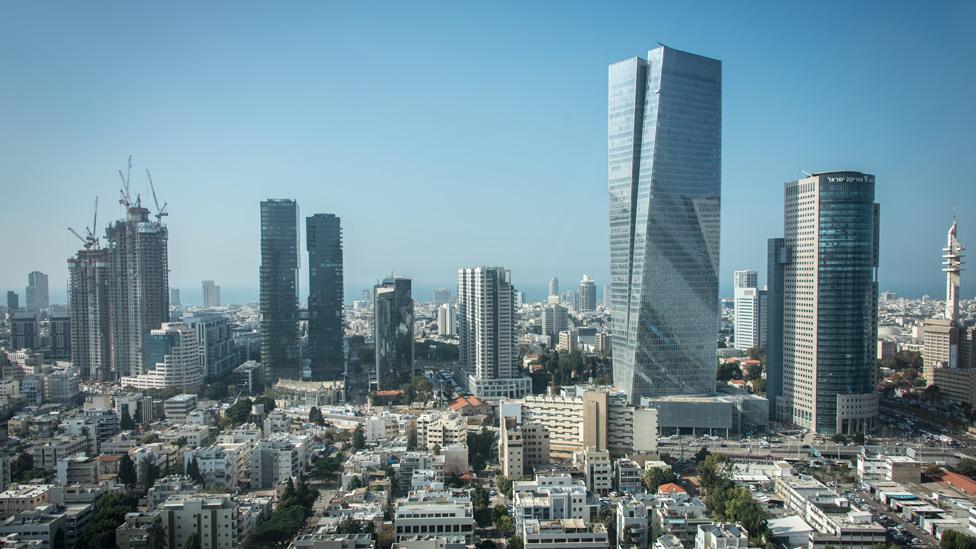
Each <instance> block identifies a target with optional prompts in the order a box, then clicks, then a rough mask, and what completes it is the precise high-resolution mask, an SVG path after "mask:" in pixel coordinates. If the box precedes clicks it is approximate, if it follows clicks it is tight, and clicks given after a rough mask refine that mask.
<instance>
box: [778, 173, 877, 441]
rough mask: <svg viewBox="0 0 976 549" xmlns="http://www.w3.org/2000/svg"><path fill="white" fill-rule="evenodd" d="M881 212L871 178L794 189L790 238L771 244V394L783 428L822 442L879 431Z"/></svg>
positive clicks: (830, 178) (825, 177)
mask: <svg viewBox="0 0 976 549" xmlns="http://www.w3.org/2000/svg"><path fill="white" fill-rule="evenodd" d="M879 212H880V208H879V206H878V204H877V203H875V202H874V176H873V175H868V174H863V173H859V172H828V173H818V174H814V175H812V176H810V177H807V178H805V179H801V180H799V181H793V182H790V183H787V184H786V189H785V216H784V224H783V226H784V235H783V239H782V240H778V239H777V240H771V241H770V246H769V251H770V253H769V258H770V261H771V265H770V266H769V269H770V279H769V284H770V292H769V298H770V299H769V305H770V309H771V310H774V311H775V314H770V316H769V322H770V326H769V332H770V340H769V343H770V352H769V354H768V355H767V368H768V379H767V390H768V396H769V398H770V400H771V401H774V402H770V404H771V405H774V406H775V410H774V411H775V415H776V417H777V418H778V419H779V420H780V421H782V422H784V423H792V424H795V425H799V426H801V427H806V428H808V429H811V430H814V431H816V432H817V433H824V434H832V433H855V432H864V431H870V430H871V429H872V428H873V427H874V423H875V420H876V419H877V416H878V392H877V391H876V390H875V383H876V380H877V379H876V378H877V374H876V371H877V367H876V363H875V353H876V347H875V345H876V342H877V332H878V326H877V319H878V310H877V302H878V283H877V269H878V232H879V231H878V227H879V225H878V223H879V216H880V213H879ZM773 334H776V335H775V337H774V336H773ZM774 344H775V347H774Z"/></svg>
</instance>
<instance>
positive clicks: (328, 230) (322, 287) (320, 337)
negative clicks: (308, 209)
mask: <svg viewBox="0 0 976 549" xmlns="http://www.w3.org/2000/svg"><path fill="white" fill-rule="evenodd" d="M305 229H306V242H305V243H306V247H307V249H308V268H309V271H308V352H309V358H310V365H309V368H310V370H311V379H312V380H316V381H335V380H340V379H343V378H344V376H345V371H346V364H345V356H344V355H343V343H342V336H343V333H342V298H343V296H342V291H343V272H342V268H343V260H342V227H341V220H340V219H339V217H338V216H336V215H333V214H315V215H313V216H311V217H308V218H306V219H305ZM284 377H289V378H293V379H298V376H284Z"/></svg>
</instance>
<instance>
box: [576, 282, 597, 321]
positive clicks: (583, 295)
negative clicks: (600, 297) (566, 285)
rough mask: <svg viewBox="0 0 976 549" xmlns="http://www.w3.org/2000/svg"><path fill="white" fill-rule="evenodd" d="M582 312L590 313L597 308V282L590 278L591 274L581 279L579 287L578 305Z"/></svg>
mask: <svg viewBox="0 0 976 549" xmlns="http://www.w3.org/2000/svg"><path fill="white" fill-rule="evenodd" d="M577 309H578V310H579V312H581V313H589V312H593V311H595V310H596V282H593V279H592V278H590V275H586V274H585V275H583V280H580V287H579V307H577Z"/></svg>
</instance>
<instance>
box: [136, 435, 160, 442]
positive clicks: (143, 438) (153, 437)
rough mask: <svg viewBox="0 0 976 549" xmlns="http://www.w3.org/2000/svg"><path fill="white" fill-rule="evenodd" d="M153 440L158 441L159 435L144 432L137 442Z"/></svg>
mask: <svg viewBox="0 0 976 549" xmlns="http://www.w3.org/2000/svg"><path fill="white" fill-rule="evenodd" d="M154 442H159V435H157V434H156V433H146V434H144V435H142V436H141V437H139V444H152V443H154Z"/></svg>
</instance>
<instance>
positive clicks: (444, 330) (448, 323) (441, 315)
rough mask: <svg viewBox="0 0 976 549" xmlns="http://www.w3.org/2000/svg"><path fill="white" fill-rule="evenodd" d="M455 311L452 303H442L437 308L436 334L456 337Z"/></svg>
mask: <svg viewBox="0 0 976 549" xmlns="http://www.w3.org/2000/svg"><path fill="white" fill-rule="evenodd" d="M456 315H457V311H456V310H455V308H454V304H453V303H442V304H441V305H440V306H439V307H437V333H438V334H439V335H441V336H446V337H453V336H456V335H457V319H456V318H455V316H456Z"/></svg>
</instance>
